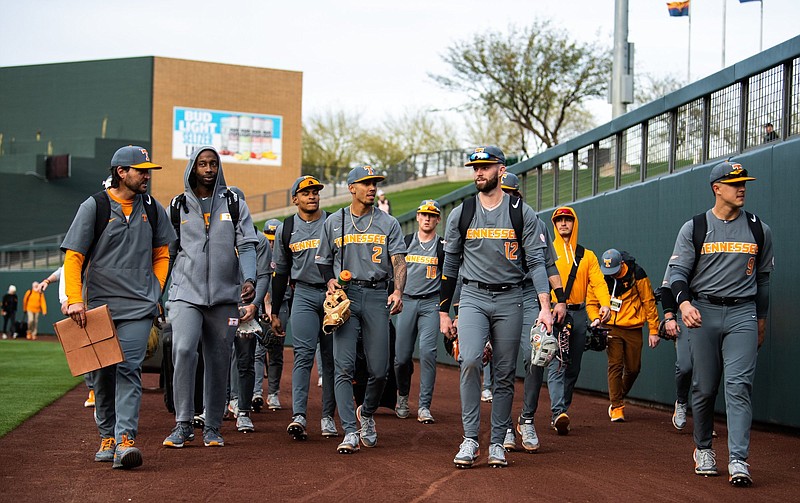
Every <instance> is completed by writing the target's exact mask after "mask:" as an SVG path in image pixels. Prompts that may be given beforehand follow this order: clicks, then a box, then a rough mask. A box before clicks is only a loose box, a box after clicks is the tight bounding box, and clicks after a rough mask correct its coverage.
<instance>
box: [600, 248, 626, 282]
mask: <svg viewBox="0 0 800 503" xmlns="http://www.w3.org/2000/svg"><path fill="white" fill-rule="evenodd" d="M620 267H622V255H621V254H620V253H619V251H617V250H615V249H614V248H611V249H610V250H606V251H605V252H604V253H603V257H602V258H601V259H600V271H601V272H602V273H603V274H605V275H606V276H613V275H615V274H617V273H618V272H619V268H620Z"/></svg>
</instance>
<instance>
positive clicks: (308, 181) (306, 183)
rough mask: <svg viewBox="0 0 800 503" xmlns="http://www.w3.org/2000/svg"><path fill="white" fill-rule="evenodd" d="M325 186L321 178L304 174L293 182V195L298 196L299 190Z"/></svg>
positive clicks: (320, 188)
mask: <svg viewBox="0 0 800 503" xmlns="http://www.w3.org/2000/svg"><path fill="white" fill-rule="evenodd" d="M324 188H325V186H324V185H323V184H322V183H320V181H319V180H317V179H316V178H314V177H313V176H311V175H303V176H301V177H300V178H298V179H297V180H295V181H294V184H292V192H291V194H292V197H294V196H296V195H297V193H298V192H300V191H303V190H306V189H319V190H322V189H324Z"/></svg>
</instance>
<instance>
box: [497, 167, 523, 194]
mask: <svg viewBox="0 0 800 503" xmlns="http://www.w3.org/2000/svg"><path fill="white" fill-rule="evenodd" d="M500 188H501V189H503V190H516V191H517V192H519V178H518V177H517V175H515V174H514V173H509V172H505V173H503V178H501V179H500Z"/></svg>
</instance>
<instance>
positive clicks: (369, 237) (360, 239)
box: [334, 234, 386, 248]
mask: <svg viewBox="0 0 800 503" xmlns="http://www.w3.org/2000/svg"><path fill="white" fill-rule="evenodd" d="M334 243H336V246H338V247H339V248H341V247H342V238H341V237H338V238H336V239H334ZM369 243H376V244H379V245H385V244H386V234H345V235H344V244H345V245H350V244H369Z"/></svg>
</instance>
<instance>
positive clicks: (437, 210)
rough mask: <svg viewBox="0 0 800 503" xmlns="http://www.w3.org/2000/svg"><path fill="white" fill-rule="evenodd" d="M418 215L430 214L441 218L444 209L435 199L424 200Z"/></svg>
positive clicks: (418, 209) (420, 204)
mask: <svg viewBox="0 0 800 503" xmlns="http://www.w3.org/2000/svg"><path fill="white" fill-rule="evenodd" d="M417 213H430V214H431V215H436V216H439V215H441V214H442V207H441V206H439V202H438V201H436V200H435V199H424V200H423V201H422V202H421V203H419V208H417Z"/></svg>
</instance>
